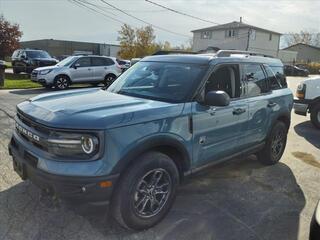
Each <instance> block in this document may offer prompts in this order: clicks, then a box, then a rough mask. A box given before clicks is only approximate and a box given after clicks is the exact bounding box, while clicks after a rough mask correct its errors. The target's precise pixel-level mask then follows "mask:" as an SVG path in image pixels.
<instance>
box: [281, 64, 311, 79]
mask: <svg viewBox="0 0 320 240" xmlns="http://www.w3.org/2000/svg"><path fill="white" fill-rule="evenodd" d="M284 73H285V74H286V75H287V76H304V77H308V75H309V71H308V69H305V68H301V67H298V66H294V65H285V66H284Z"/></svg>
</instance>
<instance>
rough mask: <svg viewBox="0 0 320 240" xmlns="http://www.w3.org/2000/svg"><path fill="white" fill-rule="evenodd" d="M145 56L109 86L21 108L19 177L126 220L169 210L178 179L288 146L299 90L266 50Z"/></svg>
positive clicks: (140, 220)
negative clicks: (285, 81) (282, 77)
mask: <svg viewBox="0 0 320 240" xmlns="http://www.w3.org/2000/svg"><path fill="white" fill-rule="evenodd" d="M229 52H230V57H220V55H219V54H220V53H223V55H224V56H225V51H222V52H218V54H216V55H166V56H150V57H146V58H144V59H142V60H141V61H139V62H138V63H136V64H135V65H134V66H133V67H131V68H130V69H128V70H127V71H126V72H124V73H123V74H122V75H121V76H120V77H119V78H118V79H117V80H116V81H115V82H114V83H113V84H112V85H111V86H110V87H109V88H108V89H107V90H103V89H82V90H70V91H68V93H65V92H64V93H54V94H52V93H51V94H50V93H49V94H43V95H39V96H36V97H33V98H31V99H29V100H28V101H25V102H22V103H20V104H18V105H17V116H16V118H15V119H16V128H15V131H14V132H13V136H12V139H11V142H10V145H9V153H10V154H11V155H12V157H13V166H14V169H15V171H16V172H17V173H18V174H19V175H20V176H21V178H22V179H30V180H31V181H32V182H34V183H35V184H36V185H38V186H40V187H41V188H43V189H47V191H49V192H52V193H54V194H55V195H56V196H58V197H60V198H64V199H67V200H69V201H70V200H71V201H74V202H75V201H80V202H86V203H100V204H101V203H110V210H111V213H112V215H113V216H114V218H115V219H116V220H117V221H118V222H119V223H120V224H121V225H122V226H124V227H126V228H131V229H136V230H141V229H146V228H149V227H151V226H153V225H155V224H156V223H158V222H159V221H160V220H161V219H163V218H164V217H165V215H166V214H167V213H168V211H169V209H170V208H171V206H172V204H173V202H174V199H175V196H176V191H177V187H178V185H179V183H180V182H181V181H182V180H183V179H184V178H185V177H187V176H190V175H192V174H194V173H195V172H197V171H199V170H201V169H204V168H206V167H209V166H211V165H214V164H217V163H219V162H222V161H226V160H228V159H231V158H234V157H236V156H244V155H248V154H256V155H257V158H258V160H259V161H261V162H262V163H263V164H266V165H272V164H276V163H277V162H278V161H279V160H280V158H281V156H282V154H283V152H284V149H285V146H286V141H287V133H288V129H289V125H290V112H291V109H292V105H293V96H292V92H291V91H290V90H289V89H288V88H287V87H285V86H282V85H281V83H280V81H279V80H278V79H277V78H276V76H275V74H274V72H273V71H272V68H282V67H283V65H282V63H281V61H280V60H278V59H274V58H268V57H261V56H250V55H248V56H247V55H244V56H245V57H244V56H242V55H241V56H239V55H237V56H232V54H231V53H232V51H229Z"/></svg>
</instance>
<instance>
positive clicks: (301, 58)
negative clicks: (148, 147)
mask: <svg viewBox="0 0 320 240" xmlns="http://www.w3.org/2000/svg"><path fill="white" fill-rule="evenodd" d="M286 50H289V51H296V52H298V55H297V62H320V49H316V48H313V47H309V46H307V45H302V44H298V45H294V46H291V47H288V48H286Z"/></svg>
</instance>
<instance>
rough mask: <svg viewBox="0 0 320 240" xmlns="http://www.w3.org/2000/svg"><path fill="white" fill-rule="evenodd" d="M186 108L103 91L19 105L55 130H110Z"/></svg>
mask: <svg viewBox="0 0 320 240" xmlns="http://www.w3.org/2000/svg"><path fill="white" fill-rule="evenodd" d="M183 106H184V104H172V103H165V102H160V101H153V100H147V99H141V98H136V97H130V96H125V95H120V94H115V93H111V92H107V91H105V90H102V89H85V90H71V91H64V92H61V93H51V94H41V95H39V96H36V97H34V98H31V99H30V100H28V101H25V102H22V103H20V104H18V106H17V108H18V111H20V112H22V113H23V114H24V115H26V116H27V117H29V118H31V119H33V120H34V121H36V122H38V123H40V124H43V125H46V126H48V127H53V128H69V129H110V128H114V127H120V126H125V125H129V124H136V123H143V122H147V121H153V120H159V119H163V118H170V117H176V116H178V115H180V114H181V112H182V110H183Z"/></svg>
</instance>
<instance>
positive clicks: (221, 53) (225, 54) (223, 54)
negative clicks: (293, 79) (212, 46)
mask: <svg viewBox="0 0 320 240" xmlns="http://www.w3.org/2000/svg"><path fill="white" fill-rule="evenodd" d="M232 54H244V55H249V56H260V57H269V58H273V56H271V55H267V54H263V53H258V52H250V51H240V50H219V51H218V52H217V55H216V56H217V57H230V56H231V55H232Z"/></svg>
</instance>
